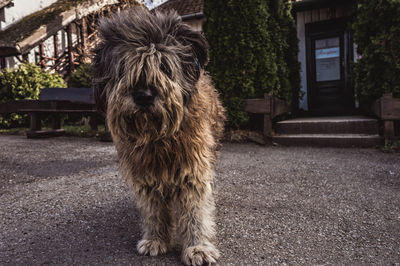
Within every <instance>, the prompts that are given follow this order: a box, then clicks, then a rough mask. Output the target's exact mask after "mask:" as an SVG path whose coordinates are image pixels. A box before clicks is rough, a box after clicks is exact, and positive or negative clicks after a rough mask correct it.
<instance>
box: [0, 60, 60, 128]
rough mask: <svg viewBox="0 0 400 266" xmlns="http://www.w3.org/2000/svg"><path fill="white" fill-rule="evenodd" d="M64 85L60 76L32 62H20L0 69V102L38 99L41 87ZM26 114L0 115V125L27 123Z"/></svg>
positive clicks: (3, 126)
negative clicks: (15, 65) (15, 66)
mask: <svg viewBox="0 0 400 266" xmlns="http://www.w3.org/2000/svg"><path fill="white" fill-rule="evenodd" d="M52 87H53V88H54V87H63V88H64V87H66V84H65V82H64V80H63V79H62V77H61V76H59V75H58V74H52V73H49V72H46V71H44V70H42V69H41V68H40V67H38V66H36V65H32V64H21V65H20V66H19V67H17V68H14V69H7V68H6V69H3V70H2V71H0V103H3V102H6V101H9V100H22V99H34V100H35V99H38V98H39V93H40V90H41V89H43V88H52ZM27 123H28V120H27V119H26V115H19V114H11V115H9V116H7V117H3V116H0V127H1V128H7V127H14V126H21V125H27Z"/></svg>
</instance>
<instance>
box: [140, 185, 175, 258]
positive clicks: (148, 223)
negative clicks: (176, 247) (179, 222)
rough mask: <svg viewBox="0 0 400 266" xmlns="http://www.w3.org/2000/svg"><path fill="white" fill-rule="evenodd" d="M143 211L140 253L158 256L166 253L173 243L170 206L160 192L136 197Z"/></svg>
mask: <svg viewBox="0 0 400 266" xmlns="http://www.w3.org/2000/svg"><path fill="white" fill-rule="evenodd" d="M136 203H137V206H138V208H139V210H140V212H141V216H142V225H143V232H144V233H143V238H142V240H140V241H139V242H138V244H137V250H138V252H139V253H140V254H143V255H150V256H157V255H159V254H163V253H166V252H167V251H168V249H169V248H170V245H171V234H172V223H171V217H170V208H169V206H168V204H167V202H166V201H165V200H164V199H163V198H162V197H161V195H159V194H158V193H154V192H151V193H149V194H147V195H142V196H139V197H136Z"/></svg>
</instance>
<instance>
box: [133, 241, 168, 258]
mask: <svg viewBox="0 0 400 266" xmlns="http://www.w3.org/2000/svg"><path fill="white" fill-rule="evenodd" d="M167 249H168V247H167V244H165V242H164V241H162V240H159V239H155V240H150V239H142V240H140V241H139V243H138V244H137V250H138V252H139V253H140V254H142V255H148V254H150V256H157V255H159V254H164V253H165V252H167Z"/></svg>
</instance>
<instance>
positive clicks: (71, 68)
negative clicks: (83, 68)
mask: <svg viewBox="0 0 400 266" xmlns="http://www.w3.org/2000/svg"><path fill="white" fill-rule="evenodd" d="M66 32H67V43H68V65H69V67H68V72H69V73H71V72H72V71H74V69H75V67H74V55H73V53H72V49H73V47H72V28H71V24H69V25H68V26H67V29H66Z"/></svg>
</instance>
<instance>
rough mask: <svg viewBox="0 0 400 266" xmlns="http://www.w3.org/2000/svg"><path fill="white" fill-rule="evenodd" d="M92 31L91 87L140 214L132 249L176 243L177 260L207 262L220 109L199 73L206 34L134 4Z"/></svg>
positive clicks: (155, 250)
mask: <svg viewBox="0 0 400 266" xmlns="http://www.w3.org/2000/svg"><path fill="white" fill-rule="evenodd" d="M99 32H100V43H99V44H98V46H97V47H96V48H95V49H94V53H95V57H94V62H93V65H94V76H95V77H94V81H95V87H96V90H97V93H98V98H99V100H100V101H99V102H100V104H101V103H103V105H102V107H103V109H104V110H106V111H105V112H106V117H107V123H108V126H109V128H110V131H111V136H112V138H113V141H114V143H115V146H116V149H117V151H118V157H119V162H120V169H121V172H122V174H123V176H124V177H125V178H126V179H127V180H128V182H129V183H130V185H131V186H132V189H133V194H134V199H135V201H136V203H137V207H138V209H139V211H140V213H141V216H142V218H143V219H142V220H143V221H142V222H143V232H144V233H143V238H142V240H140V241H139V242H138V244H137V249H138V252H139V253H140V254H149V255H151V256H156V255H158V254H162V253H165V252H167V251H168V250H169V249H171V248H172V247H173V245H175V244H179V245H181V247H182V260H183V262H184V263H185V264H187V265H202V264H211V263H215V262H216V260H217V259H218V257H219V252H218V250H217V249H216V247H215V246H214V244H213V243H212V240H213V238H214V235H215V230H214V227H215V224H214V217H213V216H214V209H215V205H214V198H213V193H212V190H213V175H214V173H213V168H214V165H215V160H216V156H217V149H218V145H219V144H218V141H219V139H220V137H221V135H222V131H223V121H224V109H223V107H222V106H221V104H220V101H219V100H218V94H217V92H216V91H215V89H214V87H213V85H212V83H211V80H210V77H209V76H208V75H207V74H206V73H205V72H204V71H203V70H202V68H203V66H204V65H205V64H206V62H207V58H208V52H207V43H206V40H205V38H204V37H203V36H202V34H201V33H199V32H196V31H193V30H191V29H190V28H189V27H188V26H187V25H185V24H183V23H182V21H181V19H180V17H179V16H178V15H177V14H176V12H173V13H168V14H161V13H155V14H151V13H150V12H149V11H147V10H145V9H144V8H140V7H137V8H134V9H132V10H129V11H124V12H121V13H119V14H117V15H114V16H113V17H111V18H106V19H103V20H102V21H101V22H100V25H99Z"/></svg>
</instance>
